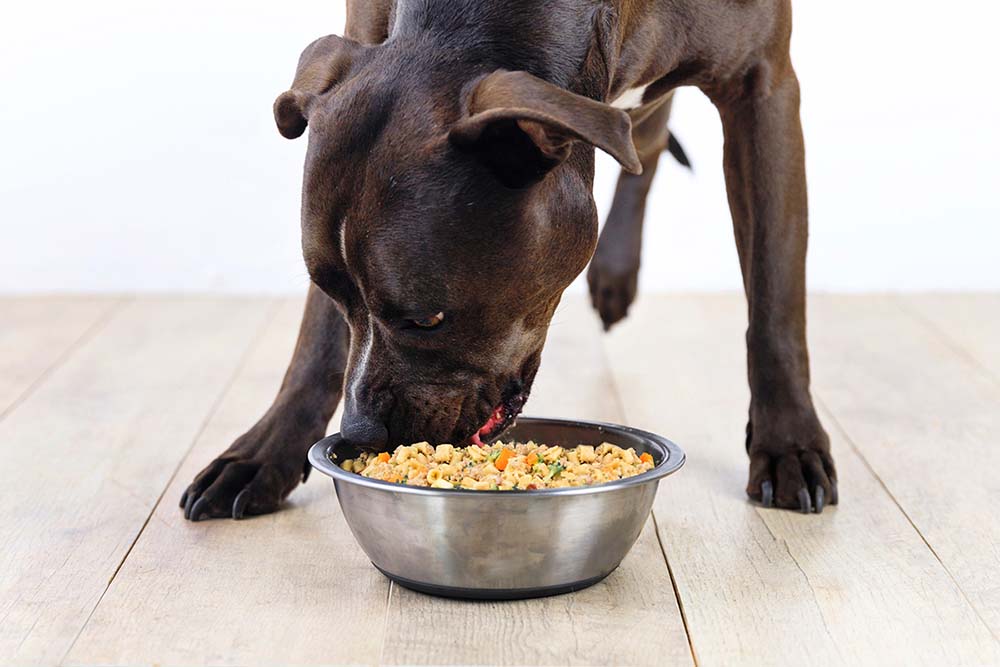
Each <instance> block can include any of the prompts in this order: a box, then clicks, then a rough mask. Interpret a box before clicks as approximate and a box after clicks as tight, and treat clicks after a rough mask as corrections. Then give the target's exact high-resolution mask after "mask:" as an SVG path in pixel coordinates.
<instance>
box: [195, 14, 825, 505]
mask: <svg viewBox="0 0 1000 667" xmlns="http://www.w3.org/2000/svg"><path fill="white" fill-rule="evenodd" d="M790 34H791V8H790V0H755V1H752V2H751V1H748V0H713V1H712V2H705V1H704V0H607V1H603V2H602V1H598V0H552V1H549V2H545V3H539V2H536V1H535V0H503V1H502V2H501V1H500V0H395V1H394V0H364V1H362V0H348V21H347V30H346V37H345V38H339V37H335V36H330V37H325V38H322V39H320V40H317V41H316V42H314V43H313V44H312V45H310V46H309V47H308V48H307V49H306V51H305V52H304V53H303V55H302V58H301V60H300V62H299V68H298V71H297V73H296V77H295V81H294V83H293V86H292V89H291V90H290V91H288V92H286V93H284V94H282V95H281V96H280V97H279V98H278V100H277V101H276V103H275V118H276V121H277V123H278V127H279V130H280V131H281V132H282V134H284V135H285V136H287V137H296V136H298V135H300V134H302V133H303V132H304V131H305V130H306V127H307V126H308V127H309V128H310V133H309V148H308V154H307V158H306V168H305V176H304V183H303V206H302V246H303V253H304V256H305V261H306V266H307V267H308V269H309V273H310V276H311V277H312V279H313V283H314V284H313V285H312V286H311V287H310V291H309V298H308V301H307V305H306V312H305V316H304V318H303V322H302V329H301V332H300V335H299V342H298V345H297V346H296V349H295V354H294V356H293V358H292V362H291V365H290V367H289V369H288V373H287V375H286V377H285V381H284V383H283V384H282V387H281V390H280V392H279V393H278V396H277V398H276V399H275V402H274V405H273V406H272V407H271V408H270V410H268V412H267V413H266V414H265V415H264V416H263V417H262V418H261V420H260V421H259V422H258V423H257V424H256V425H255V426H254V427H253V428H252V429H251V430H250V431H249V432H247V433H246V434H245V435H244V436H242V437H241V438H239V439H238V440H237V441H236V442H235V443H234V444H233V445H232V446H231V447H230V448H229V449H228V450H226V452H224V453H223V454H222V455H221V456H220V457H219V458H218V459H216V460H215V461H213V462H212V463H211V464H210V465H209V466H208V467H207V468H206V469H205V470H204V471H202V473H201V474H199V475H198V477H197V478H196V479H195V480H194V482H193V483H192V484H191V486H190V487H189V488H188V490H187V491H186V492H185V494H184V498H183V499H182V501H181V504H182V506H184V510H185V516H187V517H188V518H190V519H194V520H198V519H201V518H205V517H222V516H233V517H234V518H240V517H242V516H244V515H246V514H260V513H264V512H271V511H274V510H275V509H277V508H278V506H279V504H280V502H281V500H282V499H283V498H284V497H285V496H286V495H287V494H288V493H289V492H290V491H291V490H292V489H293V488H294V487H295V485H296V484H297V483H298V481H299V479H300V477H302V476H303V474H304V472H303V471H304V470H305V471H308V468H307V467H306V468H304V465H305V457H306V450H307V449H308V447H309V445H310V444H312V443H313V442H314V441H315V440H317V439H318V438H319V437H320V436H321V435H322V434H323V433H324V431H325V429H326V427H327V422H328V421H329V419H330V417H331V415H332V414H333V412H334V409H335V408H336V406H337V404H338V402H339V400H340V398H341V395H342V393H346V398H345V415H344V420H343V423H342V425H341V431H342V433H343V434H344V435H345V437H347V438H348V439H349V440H351V441H352V442H353V443H354V444H356V445H358V446H361V447H368V448H373V449H384V448H387V447H389V446H391V445H394V444H399V443H408V442H412V441H417V440H422V439H426V440H430V441H438V442H446V441H447V442H454V443H458V442H463V441H465V440H466V439H468V438H469V437H470V436H472V434H474V433H475V432H476V431H477V430H478V429H479V427H480V426H482V424H483V423H484V422H485V421H486V419H487V417H488V416H489V415H490V413H491V412H492V410H493V409H494V408H495V407H496V406H497V405H498V404H502V405H506V406H508V408H509V409H510V411H511V412H514V413H516V411H517V410H518V409H520V405H521V403H523V401H524V399H525V398H526V396H527V394H528V392H529V390H530V387H531V382H532V380H533V378H534V375H535V372H536V370H537V368H538V362H539V358H540V353H541V349H542V345H543V343H544V341H545V333H546V329H547V326H548V323H549V320H550V318H551V317H552V313H553V311H554V310H555V307H556V305H557V303H558V301H559V298H560V295H561V293H562V291H563V289H565V287H566V286H567V285H568V284H569V283H570V282H571V281H572V279H573V278H574V276H576V275H577V274H578V273H579V272H580V271H581V270H583V268H584V267H585V266H586V264H587V262H588V261H591V260H592V261H591V264H590V270H589V272H588V276H587V277H588V281H589V283H590V287H591V296H592V298H593V302H594V306H595V308H596V309H597V310H598V312H599V313H600V315H601V318H602V320H603V321H604V324H605V327H610V326H611V325H613V324H614V323H615V322H617V321H619V320H620V319H621V318H623V317H624V316H625V315H626V313H627V311H628V308H629V305H630V304H631V303H632V301H633V299H634V298H635V291H636V278H637V275H638V270H639V251H640V242H641V236H642V223H643V214H644V209H645V198H646V194H647V192H648V190H649V187H650V184H651V182H652V178H653V174H654V173H655V171H656V166H657V162H658V160H659V157H660V154H661V153H662V152H663V151H664V150H665V149H666V150H671V151H672V152H674V154H677V153H678V151H679V149H678V147H677V146H676V145H675V144H672V143H671V141H670V134H669V132H668V130H667V120H668V117H669V114H670V100H671V95H670V93H671V92H672V91H673V89H674V88H676V87H678V86H682V85H695V86H698V87H699V88H701V90H703V91H704V92H705V93H706V94H707V95H708V96H709V97H710V99H711V100H712V101H713V102H714V103H715V105H716V106H717V107H718V109H719V112H720V115H721V117H722V122H723V128H724V133H725V140H726V141H725V174H726V184H727V189H728V192H729V205H730V209H731V210H732V215H733V226H734V229H735V232H736V241H737V247H738V250H739V258H740V266H741V268H742V271H743V278H744V287H745V289H746V294H747V300H748V304H749V318H750V326H749V329H748V331H747V348H748V361H749V363H748V367H749V377H750V388H751V391H752V398H751V402H750V420H749V424H748V426H747V450H748V452H749V455H750V478H749V482H748V484H747V492H748V493H749V494H750V496H751V497H752V498H754V499H756V500H760V501H762V502H763V503H764V504H765V505H771V504H775V505H777V506H779V507H786V508H796V509H801V510H803V511H809V510H810V509H814V510H815V511H820V510H822V507H823V505H824V504H826V503H835V502H837V491H836V476H835V472H834V467H833V461H832V459H831V458H830V454H829V444H828V439H827V436H826V433H824V431H823V428H822V427H821V426H820V423H819V420H818V419H817V416H816V411H815V409H814V407H813V403H812V399H811V397H810V394H809V359H808V354H807V350H806V338H805V256H806V237H807V215H806V210H807V207H806V182H805V169H804V159H803V140H802V132H801V127H800V123H799V113H798V108H799V87H798V82H797V80H796V77H795V72H794V71H793V69H792V65H791V62H790V60H789V55H788V47H789V37H790ZM647 84H648V86H649V87H648V88H647V90H646V93H645V96H644V98H643V102H644V103H643V105H642V106H640V107H639V108H637V109H634V110H631V111H630V112H628V114H626V113H625V112H622V111H620V110H617V109H614V108H612V107H610V106H609V105H607V104H606V102H607V101H609V100H613V99H616V98H617V97H619V96H620V95H621V94H622V93H623V92H624V91H626V90H628V89H631V88H634V87H637V86H641V85H647ZM630 121H631V122H630ZM594 146H597V147H600V148H601V149H602V150H605V151H606V152H608V153H610V154H611V155H613V156H614V157H615V158H616V159H618V161H619V162H621V163H622V165H623V173H622V175H621V177H620V179H619V182H618V189H617V191H616V193H615V199H614V205H613V207H612V210H611V213H610V215H609V218H608V222H607V224H606V225H605V228H604V231H603V232H602V234H601V237H600V240H599V241H598V238H597V213H596V210H595V206H594V201H593V198H592V194H591V187H592V181H593V172H594V150H593V147H594ZM681 155H683V153H681ZM640 172H641V173H640ZM595 246H596V252H595ZM438 311H442V312H444V313H445V314H446V319H445V321H444V323H443V324H442V326H441V327H440V328H439V329H437V330H434V331H426V330H422V329H419V328H414V327H412V326H410V325H409V324H408V323H409V322H410V321H411V320H413V319H420V318H424V317H427V316H429V315H433V314H434V313H437V312H438ZM345 377H346V383H345V381H344V380H345ZM345 387H346V389H345Z"/></svg>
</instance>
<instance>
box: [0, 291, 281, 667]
mask: <svg viewBox="0 0 1000 667" xmlns="http://www.w3.org/2000/svg"><path fill="white" fill-rule="evenodd" d="M265 312H266V309H265V308H263V307H262V303H261V302H260V301H254V300H247V299H242V300H218V299H151V300H142V301H137V302H132V303H129V304H127V305H125V306H124V307H122V308H121V309H120V310H119V311H117V312H116V313H115V314H114V316H113V317H112V319H111V320H110V321H109V322H108V323H107V325H106V326H104V327H103V328H102V330H101V332H100V335H98V336H96V337H94V338H92V339H91V340H89V341H88V342H87V343H86V344H85V345H84V346H83V347H82V348H81V349H79V350H77V351H76V353H75V354H73V355H72V357H71V358H69V359H68V360H66V362H65V363H64V364H63V365H62V366H61V367H60V368H59V369H58V370H57V371H56V372H54V373H52V374H51V375H50V376H49V377H48V378H47V379H46V381H45V382H44V383H43V384H42V385H41V386H40V387H38V388H37V389H36V390H35V391H34V392H33V393H32V394H31V395H30V396H29V397H28V398H27V399H26V400H25V401H24V402H22V403H21V404H20V405H19V406H18V407H17V409H16V410H15V411H13V412H12V413H11V414H10V415H8V417H7V418H6V419H4V420H3V421H2V422H0V443H3V446H2V447H0V470H2V471H3V478H4V481H3V484H2V485H0V663H2V664H11V665H18V666H23V665H30V664H36V663H38V664H51V663H54V662H56V661H58V660H59V659H60V658H61V657H62V656H63V654H64V653H65V652H66V650H67V649H68V648H69V646H70V644H71V642H72V641H73V638H74V637H75V636H76V635H77V633H78V632H79V631H80V629H81V628H82V627H83V625H84V622H85V621H86V618H87V616H88V615H89V614H90V613H91V611H92V610H93V609H94V607H95V605H96V604H97V602H98V600H99V599H100V596H101V595H102V593H103V592H104V591H105V589H106V587H107V585H108V581H109V580H110V579H111V578H112V576H113V575H114V572H115V570H116V568H117V567H118V566H119V564H120V563H121V562H122V559H123V558H124V557H125V555H126V553H127V552H128V549H129V547H130V546H131V544H132V543H133V541H134V539H135V537H136V536H137V534H138V533H139V531H140V530H141V528H142V526H143V523H144V522H145V520H146V519H147V517H148V516H149V511H150V510H151V509H152V507H153V505H154V504H155V503H156V500H157V498H158V497H159V496H160V494H161V492H162V491H163V488H164V485H165V484H166V482H167V480H168V479H169V478H170V476H171V474H172V473H173V471H174V470H175V468H176V466H177V463H178V461H179V460H180V459H181V457H182V456H183V454H184V453H185V452H186V451H187V450H188V448H189V447H190V446H191V443H192V441H193V439H194V436H195V434H196V433H197V432H198V429H199V428H200V427H201V425H202V422H203V421H204V419H205V416H206V415H207V414H208V413H209V412H210V410H211V408H212V405H213V403H214V402H215V401H216V399H217V397H218V395H219V394H220V392H221V390H222V388H223V387H224V386H225V384H226V383H227V382H228V380H229V379H230V378H231V377H232V374H233V373H234V371H235V369H236V368H237V365H238V363H239V360H240V358H241V356H242V354H243V351H244V350H245V349H246V347H247V346H248V344H249V342H250V341H251V339H252V338H253V336H254V332H255V331H256V330H257V329H258V328H259V327H260V325H261V323H262V322H263V320H264V314H265Z"/></svg>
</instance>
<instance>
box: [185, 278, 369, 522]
mask: <svg viewBox="0 0 1000 667" xmlns="http://www.w3.org/2000/svg"><path fill="white" fill-rule="evenodd" d="M349 344H350V332H349V330H348V327H347V323H346V322H345V321H344V319H343V318H342V317H341V315H340V313H339V312H338V310H337V308H336V307H335V306H334V303H333V301H332V300H331V299H330V298H329V297H328V296H326V295H325V294H324V293H323V292H321V291H320V290H319V289H318V288H317V287H316V286H315V285H310V286H309V296H308V299H307V301H306V309H305V314H304V315H303V317H302V326H301V329H300V330H299V338H298V342H297V343H296V344H295V352H294V354H293V355H292V361H291V364H290V365H289V367H288V371H287V372H286V373H285V379H284V381H283V382H282V384H281V389H280V390H279V391H278V395H277V397H276V398H275V399H274V403H272V404H271V407H270V408H269V409H268V411H267V412H266V413H264V416H263V417H261V418H260V420H259V421H258V422H257V423H256V424H254V425H253V427H252V428H251V429H250V430H249V431H247V432H246V433H244V434H243V435H242V436H240V437H239V438H237V439H236V441H235V442H234V443H233V444H232V445H231V446H230V447H229V448H228V449H227V450H226V451H224V452H223V453H222V454H221V455H220V456H219V457H218V458H216V459H215V460H214V461H212V462H211V463H210V464H209V465H208V466H207V467H206V468H205V469H204V470H202V471H201V472H200V473H199V474H198V476H197V477H195V479H194V481H193V482H192V483H191V485H190V486H189V487H188V488H187V490H186V491H185V492H184V495H183V497H182V498H181V507H183V508H184V516H185V518H187V519H191V520H192V521H198V520H200V519H205V518H210V517H229V516H231V517H233V518H234V519H241V518H243V517H244V516H246V515H252V514H266V513H268V512H273V511H275V510H276V509H278V506H279V505H280V504H281V501H282V500H283V499H284V498H285V496H287V495H288V494H289V493H290V492H291V491H292V489H294V488H295V487H296V485H298V483H299V480H300V479H301V480H304V479H305V477H306V476H307V475H308V474H309V469H310V468H309V464H308V463H307V462H306V453H307V451H308V450H309V446H310V445H312V444H313V443H314V442H316V441H317V440H319V439H320V438H322V437H323V436H324V434H325V433H326V427H327V424H328V423H329V422H330V418H331V417H332V416H333V413H334V411H335V410H336V409H337V403H338V402H339V401H340V395H341V392H342V388H343V380H344V366H345V364H346V363H347V354H348V348H349Z"/></svg>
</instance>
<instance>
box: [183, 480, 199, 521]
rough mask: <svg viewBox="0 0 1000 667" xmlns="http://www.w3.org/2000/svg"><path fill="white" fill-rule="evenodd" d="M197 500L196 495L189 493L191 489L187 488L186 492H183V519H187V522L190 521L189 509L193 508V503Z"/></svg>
mask: <svg viewBox="0 0 1000 667" xmlns="http://www.w3.org/2000/svg"><path fill="white" fill-rule="evenodd" d="M197 499H198V495H197V494H196V493H191V489H190V488H188V490H187V491H185V492H184V518H185V519H189V520H190V519H191V508H192V507H194V503H195V501H196V500H197Z"/></svg>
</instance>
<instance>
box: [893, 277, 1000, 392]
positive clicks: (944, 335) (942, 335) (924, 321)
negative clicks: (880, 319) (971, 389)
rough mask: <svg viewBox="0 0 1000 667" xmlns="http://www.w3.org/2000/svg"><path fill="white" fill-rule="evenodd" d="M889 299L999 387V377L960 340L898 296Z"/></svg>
mask: <svg viewBox="0 0 1000 667" xmlns="http://www.w3.org/2000/svg"><path fill="white" fill-rule="evenodd" d="M891 300H892V302H893V303H895V304H896V306H897V307H898V308H899V309H900V311H902V312H903V314H905V315H906V316H908V317H910V318H911V319H914V320H916V321H917V322H918V323H919V324H920V325H922V326H923V327H924V328H925V329H927V330H928V331H929V332H930V333H932V334H933V335H934V337H935V338H937V339H938V341H940V342H941V343H942V344H943V345H944V346H945V347H946V348H948V349H949V350H951V351H952V352H954V353H955V355H956V356H958V357H959V358H961V359H962V361H964V362H965V363H967V364H969V365H970V366H972V367H973V368H975V369H976V370H977V371H978V372H979V374H980V375H983V376H984V377H986V379H987V380H989V381H990V383H992V384H994V385H996V386H998V387H1000V377H997V376H996V375H995V374H994V373H993V371H992V370H990V369H989V368H987V367H986V366H984V365H983V363H982V362H981V361H980V360H979V359H978V358H976V355H974V354H973V353H972V352H970V351H969V350H968V349H967V348H966V347H965V346H964V345H962V343H961V342H960V341H958V340H956V339H954V338H952V337H951V335H950V334H949V333H948V332H947V331H946V330H945V329H943V328H941V327H940V326H939V325H938V324H937V322H935V321H934V320H932V319H930V318H929V317H927V316H926V315H924V314H923V313H921V312H920V311H919V310H917V309H916V308H914V307H913V306H911V305H909V304H908V303H907V302H906V301H905V300H904V299H902V298H900V297H898V296H893V297H891Z"/></svg>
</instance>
